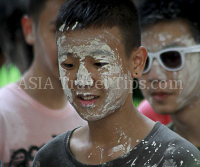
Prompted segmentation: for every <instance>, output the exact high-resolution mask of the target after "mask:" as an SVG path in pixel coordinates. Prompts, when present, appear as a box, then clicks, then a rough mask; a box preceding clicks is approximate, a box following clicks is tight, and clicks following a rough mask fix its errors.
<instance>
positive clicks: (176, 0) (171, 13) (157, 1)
mask: <svg viewBox="0 0 200 167" xmlns="http://www.w3.org/2000/svg"><path fill="white" fill-rule="evenodd" d="M138 10H139V14H140V23H141V28H144V27H147V26H151V25H154V24H156V23H158V22H161V21H172V20H175V19H183V20H186V21H188V23H189V25H190V29H191V33H192V35H193V37H194V39H195V41H196V42H197V43H200V17H199V0H144V1H142V2H141V3H140V5H139V7H138Z"/></svg>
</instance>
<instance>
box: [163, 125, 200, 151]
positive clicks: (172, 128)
mask: <svg viewBox="0 0 200 167" xmlns="http://www.w3.org/2000/svg"><path fill="white" fill-rule="evenodd" d="M167 127H168V128H169V129H171V130H172V131H174V132H175V130H174V123H173V122H172V123H170V124H168V125H167ZM197 148H198V150H199V151H200V147H197Z"/></svg>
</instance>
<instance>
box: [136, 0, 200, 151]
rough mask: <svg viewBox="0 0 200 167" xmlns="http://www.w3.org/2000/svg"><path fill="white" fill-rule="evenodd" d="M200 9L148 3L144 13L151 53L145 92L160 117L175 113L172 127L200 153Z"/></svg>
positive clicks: (186, 2) (183, 3)
mask: <svg viewBox="0 0 200 167" xmlns="http://www.w3.org/2000/svg"><path fill="white" fill-rule="evenodd" d="M198 6H199V1H198V0H162V1H157V0H148V1H146V2H144V3H142V4H141V6H140V7H139V9H140V14H141V27H142V44H143V45H145V46H146V47H147V49H148V51H149V57H148V59H147V63H146V66H145V70H144V71H143V76H142V77H141V79H140V80H141V81H146V84H145V86H144V88H145V89H141V90H142V92H143V94H144V96H145V98H146V99H148V101H149V102H150V103H151V105H152V107H153V108H154V110H155V111H156V112H157V113H159V114H163V115H164V114H170V115H171V118H172V121H173V123H172V124H170V125H169V128H170V129H172V130H173V131H175V132H176V133H178V134H179V135H181V136H182V137H184V138H185V139H187V140H189V141H190V142H191V143H192V144H194V145H195V146H197V147H198V149H199V150H200V133H199V132H200V131H199V129H200V124H199V122H200V112H199V108H200V84H199V83H200V66H199V63H200V45H199V44H200V18H199V17H198V15H199V7H198ZM147 9H148V10H147ZM147 88H149V89H147Z"/></svg>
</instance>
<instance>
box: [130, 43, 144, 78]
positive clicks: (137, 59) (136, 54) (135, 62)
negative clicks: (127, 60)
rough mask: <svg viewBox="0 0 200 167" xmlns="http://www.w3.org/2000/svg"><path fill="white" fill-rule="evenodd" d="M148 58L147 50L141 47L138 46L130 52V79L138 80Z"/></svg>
mask: <svg viewBox="0 0 200 167" xmlns="http://www.w3.org/2000/svg"><path fill="white" fill-rule="evenodd" d="M147 56H148V52H147V49H146V48H145V47H143V46H140V47H139V48H137V49H136V50H134V51H133V52H132V55H131V62H132V64H131V68H132V71H131V72H132V77H133V78H139V77H141V76H142V72H143V70H144V66H145V63H146V59H147Z"/></svg>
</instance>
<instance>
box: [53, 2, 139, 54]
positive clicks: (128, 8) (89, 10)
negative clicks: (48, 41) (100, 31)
mask: <svg viewBox="0 0 200 167" xmlns="http://www.w3.org/2000/svg"><path fill="white" fill-rule="evenodd" d="M76 22H78V25H77V26H76V29H84V28H112V27H114V26H117V27H118V28H119V30H120V33H121V35H122V40H123V43H124V47H125V52H126V55H127V57H129V55H130V54H131V52H132V51H133V50H134V49H135V48H137V47H139V46H140V45H141V33H140V26H139V16H138V11H137V8H136V7H135V4H134V2H133V0H67V1H66V2H65V3H64V4H63V5H62V7H61V9H60V11H59V13H58V16H57V20H56V30H57V31H59V28H60V27H61V26H62V25H63V24H65V29H64V30H66V28H67V27H72V26H74V24H75V23H76Z"/></svg>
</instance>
